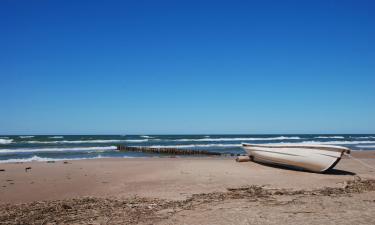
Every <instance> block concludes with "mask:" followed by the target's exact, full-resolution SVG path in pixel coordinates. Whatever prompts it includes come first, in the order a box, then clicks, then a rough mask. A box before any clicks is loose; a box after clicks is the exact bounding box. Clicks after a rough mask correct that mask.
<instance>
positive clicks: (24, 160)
mask: <svg viewBox="0 0 375 225" xmlns="http://www.w3.org/2000/svg"><path fill="white" fill-rule="evenodd" d="M104 158H112V157H104V156H101V155H98V156H95V157H82V158H46V157H39V156H36V155H34V156H32V157H30V158H19V159H6V160H0V163H22V162H47V161H66V160H69V161H72V160H83V159H104ZM121 158H133V157H131V156H123V157H121Z"/></svg>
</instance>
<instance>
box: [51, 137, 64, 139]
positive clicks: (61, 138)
mask: <svg viewBox="0 0 375 225" xmlns="http://www.w3.org/2000/svg"><path fill="white" fill-rule="evenodd" d="M48 138H51V139H62V138H64V136H52V137H48Z"/></svg>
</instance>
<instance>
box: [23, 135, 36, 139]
mask: <svg viewBox="0 0 375 225" xmlns="http://www.w3.org/2000/svg"><path fill="white" fill-rule="evenodd" d="M33 137H35V136H20V138H22V139H26V138H33Z"/></svg>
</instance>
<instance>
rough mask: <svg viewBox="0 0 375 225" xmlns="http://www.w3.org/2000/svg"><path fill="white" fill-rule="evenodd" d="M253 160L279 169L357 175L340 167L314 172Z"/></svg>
mask: <svg viewBox="0 0 375 225" xmlns="http://www.w3.org/2000/svg"><path fill="white" fill-rule="evenodd" d="M252 162H254V163H257V164H260V165H263V166H268V167H273V168H277V169H284V170H292V171H297V172H304V173H306V172H307V173H318V174H327V175H346V176H355V175H356V173H353V172H350V171H346V170H339V169H334V168H331V169H328V170H326V171H324V172H322V173H319V172H313V171H309V170H305V169H303V168H300V167H295V166H287V165H281V164H273V163H264V162H257V161H252Z"/></svg>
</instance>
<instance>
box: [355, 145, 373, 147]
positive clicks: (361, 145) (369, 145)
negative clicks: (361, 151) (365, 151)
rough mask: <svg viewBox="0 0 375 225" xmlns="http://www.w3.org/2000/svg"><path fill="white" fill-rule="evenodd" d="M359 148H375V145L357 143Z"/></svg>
mask: <svg viewBox="0 0 375 225" xmlns="http://www.w3.org/2000/svg"><path fill="white" fill-rule="evenodd" d="M356 147H358V148H375V145H357V146H356Z"/></svg>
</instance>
